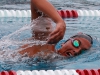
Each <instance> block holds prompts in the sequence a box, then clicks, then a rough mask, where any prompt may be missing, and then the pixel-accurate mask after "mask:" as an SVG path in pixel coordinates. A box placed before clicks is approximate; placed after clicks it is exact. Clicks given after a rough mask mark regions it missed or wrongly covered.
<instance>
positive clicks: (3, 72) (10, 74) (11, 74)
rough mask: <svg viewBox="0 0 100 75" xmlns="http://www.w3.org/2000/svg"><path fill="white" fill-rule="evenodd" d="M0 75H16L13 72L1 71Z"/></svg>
mask: <svg viewBox="0 0 100 75" xmlns="http://www.w3.org/2000/svg"><path fill="white" fill-rule="evenodd" d="M0 75H17V73H16V72H15V71H2V72H1V73H0Z"/></svg>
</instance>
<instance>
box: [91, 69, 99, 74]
mask: <svg viewBox="0 0 100 75" xmlns="http://www.w3.org/2000/svg"><path fill="white" fill-rule="evenodd" d="M90 71H91V73H92V75H100V74H99V72H98V70H96V69H92V70H90Z"/></svg>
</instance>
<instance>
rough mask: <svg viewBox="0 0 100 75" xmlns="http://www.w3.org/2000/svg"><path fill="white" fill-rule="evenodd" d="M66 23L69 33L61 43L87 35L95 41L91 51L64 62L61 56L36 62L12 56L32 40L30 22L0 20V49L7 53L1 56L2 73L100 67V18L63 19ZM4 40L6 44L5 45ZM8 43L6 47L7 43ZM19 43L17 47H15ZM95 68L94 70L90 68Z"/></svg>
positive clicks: (23, 20)
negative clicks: (77, 34)
mask: <svg viewBox="0 0 100 75" xmlns="http://www.w3.org/2000/svg"><path fill="white" fill-rule="evenodd" d="M64 20H65V22H66V28H67V30H66V33H65V36H64V38H63V40H61V41H60V42H59V43H58V44H57V46H56V49H58V48H60V43H61V42H63V41H64V40H66V39H68V38H69V37H70V36H72V35H74V34H76V33H78V32H84V33H87V34H90V35H91V36H92V37H93V39H94V44H93V46H92V48H91V49H90V50H88V51H85V52H83V53H82V54H81V55H79V56H76V57H73V58H69V59H67V58H63V57H61V56H57V57H53V56H52V57H51V58H50V59H48V60H47V59H42V58H39V59H34V58H28V57H20V56H19V55H18V54H16V57H15V58H13V57H12V56H11V54H12V53H15V52H16V48H18V47H17V46H18V44H19V45H20V41H22V40H23V39H27V38H29V37H31V30H30V18H24V19H23V18H0V23H1V24H0V38H1V40H0V46H1V47H3V48H2V49H1V50H4V51H5V52H6V53H4V54H3V55H0V70H1V71H2V70H11V69H12V70H19V69H21V70H27V69H28V70H34V69H36V70H41V69H44V70H47V69H53V70H54V69H86V68H89V69H91V68H99V67H100V66H99V63H100V60H99V59H100V35H99V33H100V29H99V27H100V25H99V24H100V17H79V18H76V19H73V18H70V19H67V18H65V19H64ZM2 40H3V42H2ZM4 42H5V43H4ZM16 42H17V43H16ZM91 65H92V66H91Z"/></svg>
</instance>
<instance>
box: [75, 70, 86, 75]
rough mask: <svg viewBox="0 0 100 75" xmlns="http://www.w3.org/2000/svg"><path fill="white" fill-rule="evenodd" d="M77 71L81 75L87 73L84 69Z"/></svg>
mask: <svg viewBox="0 0 100 75" xmlns="http://www.w3.org/2000/svg"><path fill="white" fill-rule="evenodd" d="M76 72H77V73H78V74H79V75H85V73H84V72H83V70H76Z"/></svg>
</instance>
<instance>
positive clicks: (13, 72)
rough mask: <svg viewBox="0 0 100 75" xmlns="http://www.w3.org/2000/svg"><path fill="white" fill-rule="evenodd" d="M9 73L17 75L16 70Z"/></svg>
mask: <svg viewBox="0 0 100 75" xmlns="http://www.w3.org/2000/svg"><path fill="white" fill-rule="evenodd" d="M8 73H9V75H17V73H16V72H15V71H9V72H8Z"/></svg>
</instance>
